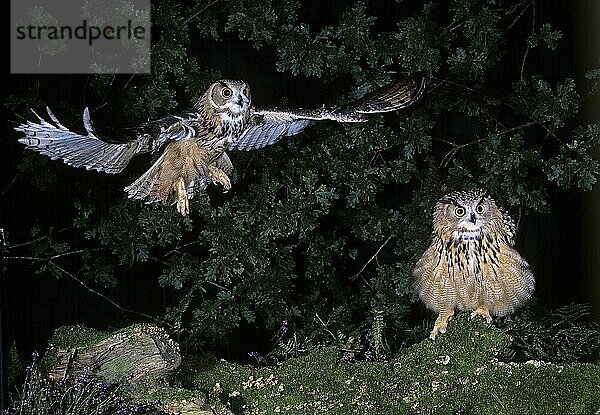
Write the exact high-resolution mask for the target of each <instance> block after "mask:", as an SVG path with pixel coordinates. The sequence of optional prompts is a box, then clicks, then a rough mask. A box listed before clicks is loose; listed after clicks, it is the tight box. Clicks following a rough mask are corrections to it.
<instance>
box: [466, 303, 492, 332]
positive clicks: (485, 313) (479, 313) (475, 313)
mask: <svg viewBox="0 0 600 415" xmlns="http://www.w3.org/2000/svg"><path fill="white" fill-rule="evenodd" d="M477 316H481V317H483V318H484V319H485V322H486V323H487V327H488V329H489V328H490V327H492V322H493V319H492V316H490V311H489V310H488V309H487V307H483V306H482V307H479V308H477V309H476V310H475V311H473V312H472V313H471V315H470V316H469V321H471V320H473V319H474V318H475V317H477Z"/></svg>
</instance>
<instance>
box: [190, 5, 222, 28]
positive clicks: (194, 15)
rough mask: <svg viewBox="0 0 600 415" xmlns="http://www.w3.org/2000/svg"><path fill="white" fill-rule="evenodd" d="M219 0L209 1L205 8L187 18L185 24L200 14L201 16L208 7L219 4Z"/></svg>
mask: <svg viewBox="0 0 600 415" xmlns="http://www.w3.org/2000/svg"><path fill="white" fill-rule="evenodd" d="M218 2H219V0H213V1H209V2H208V3H207V4H206V5H205V6H204V7H203V8H201V9H200V10H198V11H197V12H196V13H194V14H193V15H192V16H190V17H189V18H187V19H186V20H185V22H183V24H188V23H189V22H191V21H192V20H194V19H195V18H197V17H198V16H200V15H201V14H202V13H204V11H206V9H208V8H209V7H210V6H212V5H214V4H217V3H218Z"/></svg>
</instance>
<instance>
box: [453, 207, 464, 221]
mask: <svg viewBox="0 0 600 415" xmlns="http://www.w3.org/2000/svg"><path fill="white" fill-rule="evenodd" d="M465 213H466V211H465V208H463V207H457V208H456V209H454V214H455V215H456V217H457V218H462V217H463V216H465Z"/></svg>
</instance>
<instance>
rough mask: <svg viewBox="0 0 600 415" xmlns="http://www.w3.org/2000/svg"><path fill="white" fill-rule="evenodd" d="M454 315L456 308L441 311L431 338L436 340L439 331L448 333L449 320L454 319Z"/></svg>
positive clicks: (430, 335)
mask: <svg viewBox="0 0 600 415" xmlns="http://www.w3.org/2000/svg"><path fill="white" fill-rule="evenodd" d="M453 316H454V310H442V311H440V313H439V315H438V317H437V318H436V319H435V323H434V324H433V330H431V333H430V334H429V338H430V339H431V340H435V336H437V334H438V333H441V334H444V333H446V329H447V327H448V322H449V321H450V320H452V317H453Z"/></svg>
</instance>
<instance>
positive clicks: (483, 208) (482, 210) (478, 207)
mask: <svg viewBox="0 0 600 415" xmlns="http://www.w3.org/2000/svg"><path fill="white" fill-rule="evenodd" d="M475 212H477V213H479V214H480V215H481V214H482V213H483V212H485V207H484V206H483V205H482V204H479V205H477V207H476V208H475Z"/></svg>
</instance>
